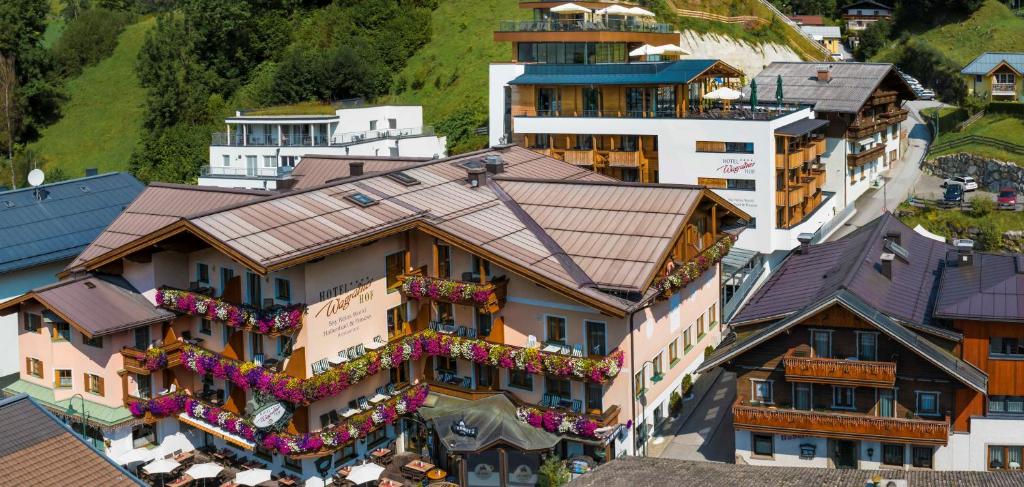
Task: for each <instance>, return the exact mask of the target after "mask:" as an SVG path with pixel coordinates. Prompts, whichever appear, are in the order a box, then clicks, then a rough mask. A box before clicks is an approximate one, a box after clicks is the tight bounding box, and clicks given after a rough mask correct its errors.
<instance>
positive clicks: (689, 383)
mask: <svg viewBox="0 0 1024 487" xmlns="http://www.w3.org/2000/svg"><path fill="white" fill-rule="evenodd" d="M679 387H680V389H682V390H683V394H689V393H690V389H692V388H693V376H691V375H690V374H686V375H684V376H683V380H682V383H681V384H680V385H679Z"/></svg>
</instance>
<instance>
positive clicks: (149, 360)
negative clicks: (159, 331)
mask: <svg viewBox="0 0 1024 487" xmlns="http://www.w3.org/2000/svg"><path fill="white" fill-rule="evenodd" d="M143 366H144V367H145V368H146V370H148V371H150V372H152V371H154V370H160V369H162V368H164V367H167V352H165V351H164V349H162V348H150V349H149V350H146V363H145V364H143Z"/></svg>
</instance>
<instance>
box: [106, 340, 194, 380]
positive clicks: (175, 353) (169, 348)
mask: <svg viewBox="0 0 1024 487" xmlns="http://www.w3.org/2000/svg"><path fill="white" fill-rule="evenodd" d="M183 346H184V344H183V343H182V342H180V341H173V342H171V343H168V344H167V345H164V346H162V347H159V348H158V349H159V350H161V351H163V352H164V353H165V354H167V365H166V366H165V367H162V368H170V367H177V366H178V365H181V349H182V347H183ZM121 356H122V357H124V369H125V370H127V371H128V372H131V373H134V374H143V375H149V374H150V373H152V372H153V371H151V370H149V369H147V368H146V351H145V350H139V349H137V348H134V347H124V348H122V349H121Z"/></svg>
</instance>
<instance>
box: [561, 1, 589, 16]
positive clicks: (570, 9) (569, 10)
mask: <svg viewBox="0 0 1024 487" xmlns="http://www.w3.org/2000/svg"><path fill="white" fill-rule="evenodd" d="M551 11H552V12H554V13H556V14H589V13H591V12H593V10H590V9H589V8H587V7H584V6H582V5H576V4H575V3H563V4H561V5H558V6H556V7H551Z"/></svg>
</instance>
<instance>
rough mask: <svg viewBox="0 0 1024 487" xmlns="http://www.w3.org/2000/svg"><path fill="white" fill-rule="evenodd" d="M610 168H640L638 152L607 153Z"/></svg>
mask: <svg viewBox="0 0 1024 487" xmlns="http://www.w3.org/2000/svg"><path fill="white" fill-rule="evenodd" d="M608 165H609V166H611V167H640V151H611V152H609V153H608Z"/></svg>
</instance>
